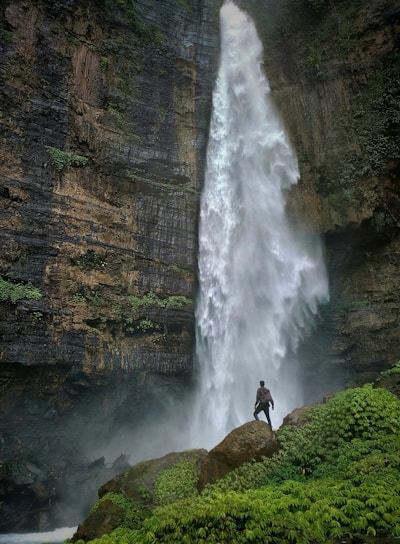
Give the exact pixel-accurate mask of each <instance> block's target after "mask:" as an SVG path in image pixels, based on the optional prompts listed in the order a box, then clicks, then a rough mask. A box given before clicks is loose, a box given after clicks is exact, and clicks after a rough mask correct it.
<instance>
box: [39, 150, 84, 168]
mask: <svg viewBox="0 0 400 544" xmlns="http://www.w3.org/2000/svg"><path fill="white" fill-rule="evenodd" d="M45 148H46V151H47V153H48V154H49V156H50V161H51V164H52V165H53V166H54V168H55V169H56V170H58V171H59V172H63V171H64V170H67V169H68V168H70V167H71V166H78V167H79V166H86V164H87V163H88V161H89V159H88V158H87V157H82V156H81V155H75V154H74V153H67V152H66V151H62V150H61V149H57V148H56V147H51V146H49V145H46V146H45Z"/></svg>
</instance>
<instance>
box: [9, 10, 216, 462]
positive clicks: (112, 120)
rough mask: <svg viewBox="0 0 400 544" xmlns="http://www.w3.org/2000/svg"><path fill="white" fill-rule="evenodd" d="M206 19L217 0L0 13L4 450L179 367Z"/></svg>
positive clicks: (201, 143) (189, 300) (208, 78)
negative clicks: (41, 424)
mask: <svg viewBox="0 0 400 544" xmlns="http://www.w3.org/2000/svg"><path fill="white" fill-rule="evenodd" d="M217 14H218V11H217V6H216V2H215V1H214V0H209V1H200V0H196V1H193V2H192V1H190V2H186V1H184V0H183V1H182V2H174V1H172V0H166V1H165V2H162V3H161V2H160V3H157V2H153V1H151V0H137V1H134V2H117V1H113V0H104V1H102V2H95V1H94V0H93V1H91V0H82V1H81V0H68V1H67V0H65V1H62V0H59V1H56V2H45V1H40V0H37V1H34V2H26V1H24V0H20V1H12V2H11V1H6V2H4V3H3V4H2V6H1V13H0V16H1V18H0V23H1V25H0V31H1V50H0V64H1V72H0V74H1V95H0V99H1V118H0V122H1V150H0V178H1V190H0V206H1V230H0V244H1V248H2V250H1V255H0V275H1V278H2V281H3V283H2V289H3V291H2V296H1V302H0V327H1V346H0V377H1V396H2V437H3V441H4V444H5V445H6V451H5V452H4V455H7V454H11V453H15V451H16V449H18V446H17V442H18V443H19V444H20V448H21V450H24V447H27V448H28V449H29V450H31V449H32V442H33V444H34V443H35V440H37V439H38V437H35V436H34V435H35V430H34V429H35V427H37V422H38V420H40V418H45V421H47V423H48V425H49V428H48V432H46V433H45V435H46V436H44V437H42V439H43V440H42V442H41V444H37V446H36V447H34V448H33V449H34V451H35V452H37V451H43V449H46V448H47V449H48V448H51V447H52V444H51V440H52V438H51V437H52V436H53V439H54V440H55V441H56V442H57V440H58V434H59V432H61V431H60V430H61V429H62V427H63V425H62V422H64V418H65V417H66V415H67V416H68V415H70V414H71V413H72V414H75V417H76V421H78V420H79V421H82V419H85V417H86V416H87V418H88V420H89V419H90V413H91V411H95V412H96V414H97V415H98V416H100V417H99V419H100V420H101V414H103V415H104V418H105V419H107V418H106V416H108V419H111V422H112V421H113V420H114V418H113V417H111V418H110V414H112V412H113V410H114V411H115V413H116V414H119V416H118V417H120V416H121V414H123V413H125V416H124V417H126V418H127V419H129V420H131V419H132V415H133V414H132V412H133V411H135V410H136V413H137V414H140V413H142V412H144V411H145V410H148V408H149V406H151V405H154V404H156V405H157V404H158V401H157V398H156V397H157V396H159V394H158V393H157V394H156V395H154V391H157V390H159V389H160V388H162V390H163V391H165V392H166V393H169V394H170V395H178V396H179V395H180V394H182V391H183V390H184V389H185V384H187V382H188V380H189V379H190V377H191V373H192V367H193V363H192V350H193V300H194V297H195V291H196V285H195V284H196V240H197V215H198V202H199V191H200V189H201V183H202V177H203V171H204V159H205V147H206V139H207V130H208V120H209V113H210V108H211V90H212V86H213V81H214V75H215V71H216V63H217V56H218V23H217ZM10 285H11V289H12V288H15V289H17V287H18V286H19V287H20V286H25V287H26V286H28V288H30V287H32V288H33V289H35V290H38V291H39V292H40V293H41V295H42V297H41V298H40V299H31V298H26V297H23V298H18V296H17V297H15V298H16V299H15V300H11V296H7V294H6V293H5V287H8V288H10ZM15 289H14V290H15ZM95 399H98V401H96V400H95ZM133 406H135V409H133V408H132V407H133ZM115 417H117V416H115ZM121 417H122V416H121ZM30 419H31V420H32V421H36V425H35V426H33V425H32V426H30V425H26V423H27V422H29V420H30ZM30 429H32V431H30ZM57 429H58V431H57ZM49 441H50V442H49Z"/></svg>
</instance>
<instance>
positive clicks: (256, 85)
mask: <svg viewBox="0 0 400 544" xmlns="http://www.w3.org/2000/svg"><path fill="white" fill-rule="evenodd" d="M220 32H221V53H220V55H221V56H220V66H219V73H218V77H217V81H216V87H215V90H214V94H213V115H212V120H211V128H210V136H209V144H208V154H207V169H206V179H205V186H204V190H203V194H202V202H201V216H200V234H199V298H198V303H197V309H196V322H197V347H196V349H197V353H196V355H197V361H198V365H199V369H200V370H199V372H200V378H199V379H200V384H199V391H198V395H197V398H196V400H195V401H194V411H193V415H192V419H191V428H192V430H193V432H192V443H193V445H195V444H196V445H197V446H201V447H206V448H208V447H213V446H215V445H216V444H217V443H218V442H220V441H221V440H222V439H223V438H224V437H225V436H226V434H227V433H228V432H230V431H231V430H232V429H233V428H234V427H237V426H239V425H241V424H243V423H245V422H246V421H250V420H252V419H253V409H254V408H253V406H254V401H255V394H256V389H257V387H258V384H259V380H262V379H263V380H265V382H266V386H267V387H268V388H270V390H271V393H272V396H273V398H274V400H275V411H273V412H271V419H272V426H273V428H277V427H279V425H280V424H281V422H282V419H283V417H284V416H285V415H287V414H288V413H289V412H290V411H291V410H292V409H293V408H295V407H296V406H300V405H302V404H303V400H304V399H303V398H302V391H301V390H300V389H301V388H300V386H299V383H298V380H297V378H296V361H295V357H293V354H295V352H296V347H297V345H298V343H299V342H300V340H301V339H302V337H303V336H304V335H305V334H306V333H307V331H309V330H310V327H311V326H312V321H313V317H314V316H315V314H316V313H317V311H318V305H319V304H320V303H321V302H324V301H327V299H328V282H327V276H326V270H325V266H324V261H323V254H322V253H323V252H322V249H321V245H320V242H319V240H316V239H315V237H310V236H306V235H300V233H299V229H298V228H297V229H295V228H294V227H293V226H292V225H291V224H290V222H289V220H288V218H287V216H286V211H285V200H286V193H287V191H288V189H290V187H291V186H292V185H293V184H295V183H297V180H298V177H299V172H298V167H297V159H296V156H295V153H294V151H293V149H292V146H291V144H290V141H289V138H288V135H287V134H286V132H285V128H284V126H283V123H282V121H281V119H280V117H279V114H278V112H277V111H276V109H275V107H274V104H273V101H272V98H271V94H270V89H269V85H268V81H267V79H266V77H265V74H264V73H263V70H262V57H263V50H262V45H261V42H260V40H259V38H258V36H257V31H256V29H255V25H254V23H253V21H252V20H251V19H250V18H249V16H248V15H247V14H245V13H244V12H243V11H241V10H240V9H239V8H238V7H237V6H236V5H235V4H234V3H233V2H230V1H228V2H225V4H224V5H223V7H222V9H221V12H220ZM260 418H261V419H265V416H264V415H263V413H262V414H261V415H260Z"/></svg>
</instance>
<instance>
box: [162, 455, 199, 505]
mask: <svg viewBox="0 0 400 544" xmlns="http://www.w3.org/2000/svg"><path fill="white" fill-rule="evenodd" d="M197 480H198V475H197V469H196V463H195V462H194V461H193V460H190V459H185V458H183V457H182V458H181V459H179V460H178V461H177V462H176V463H175V464H174V465H173V466H172V467H171V468H169V469H167V470H164V471H163V472H161V473H160V474H159V475H158V478H157V482H156V486H155V491H154V493H155V496H156V499H157V501H158V502H159V503H160V504H162V503H165V502H171V501H174V500H177V499H178V498H180V499H181V498H185V497H190V496H193V495H197V488H196V483H197Z"/></svg>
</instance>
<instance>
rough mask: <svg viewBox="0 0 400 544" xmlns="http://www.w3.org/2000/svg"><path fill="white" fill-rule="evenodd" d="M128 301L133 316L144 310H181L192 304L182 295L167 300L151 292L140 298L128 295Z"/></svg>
mask: <svg viewBox="0 0 400 544" xmlns="http://www.w3.org/2000/svg"><path fill="white" fill-rule="evenodd" d="M128 301H129V304H130V305H131V309H132V313H133V314H134V315H135V316H136V315H138V314H139V313H140V310H142V309H145V308H157V307H158V308H182V307H183V306H187V305H188V304H192V301H191V300H190V299H189V298H187V297H185V296H182V295H172V296H169V297H167V298H160V297H159V296H158V295H157V294H156V293H153V292H152V291H150V293H147V294H146V295H144V296H142V297H136V296H134V295H130V296H129V297H128Z"/></svg>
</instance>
